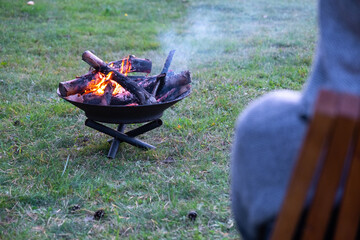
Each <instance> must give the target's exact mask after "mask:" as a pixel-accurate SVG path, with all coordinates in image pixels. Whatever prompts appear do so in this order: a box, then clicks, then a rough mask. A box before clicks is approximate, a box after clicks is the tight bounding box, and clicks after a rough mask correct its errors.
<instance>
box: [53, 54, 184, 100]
mask: <svg viewBox="0 0 360 240" xmlns="http://www.w3.org/2000/svg"><path fill="white" fill-rule="evenodd" d="M174 52H175V50H173V51H170V53H169V55H168V57H167V59H166V61H165V64H164V67H163V70H162V71H161V73H160V74H159V75H155V76H127V74H128V73H129V72H144V73H150V71H151V67H152V63H151V61H150V60H148V59H140V58H136V57H134V56H133V55H129V56H128V57H127V58H124V59H122V60H119V61H113V62H110V63H109V64H106V63H105V62H104V61H103V60H101V59H100V58H98V57H97V56H95V55H94V54H93V53H91V52H89V51H85V52H84V53H83V55H82V58H83V60H84V61H85V62H87V63H88V64H89V65H90V66H91V67H92V68H93V70H92V71H90V72H88V73H87V74H85V75H82V76H81V77H77V78H76V79H73V80H70V81H66V82H61V83H59V93H60V95H61V96H62V97H64V98H66V99H67V100H70V101H75V102H79V103H85V104H96V105H126V106H135V105H144V104H154V103H161V102H166V101H172V100H175V99H176V98H179V97H181V96H182V95H183V94H184V93H187V92H188V91H190V82H191V77H190V72H189V71H184V72H181V73H179V74H175V73H173V72H169V73H168V69H169V67H170V64H171V61H172V57H173V55H174Z"/></svg>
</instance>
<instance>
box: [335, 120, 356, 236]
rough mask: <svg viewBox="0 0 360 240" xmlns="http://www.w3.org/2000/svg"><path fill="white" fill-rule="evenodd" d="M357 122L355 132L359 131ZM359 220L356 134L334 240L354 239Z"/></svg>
mask: <svg viewBox="0 0 360 240" xmlns="http://www.w3.org/2000/svg"><path fill="white" fill-rule="evenodd" d="M359 125H360V122H358V129H357V132H359V130H360V126H359ZM359 220H360V134H358V138H357V144H356V149H355V153H354V156H353V158H352V162H351V165H350V170H349V176H348V180H347V184H346V187H345V192H344V197H343V200H342V204H341V207H340V213H339V217H338V222H337V226H336V231H335V237H334V240H343V239H347V240H351V239H355V237H356V233H357V228H358V226H359Z"/></svg>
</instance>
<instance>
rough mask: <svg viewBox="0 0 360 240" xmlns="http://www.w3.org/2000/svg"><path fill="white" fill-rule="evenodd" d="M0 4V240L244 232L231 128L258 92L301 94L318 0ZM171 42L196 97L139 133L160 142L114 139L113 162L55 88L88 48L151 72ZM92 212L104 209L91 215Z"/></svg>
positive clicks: (77, 67) (80, 69)
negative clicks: (142, 62) (142, 145)
mask: <svg viewBox="0 0 360 240" xmlns="http://www.w3.org/2000/svg"><path fill="white" fill-rule="evenodd" d="M0 7H1V8H0V19H1V21H0V31H1V32H0V33H1V35H0V52H1V55H0V134H1V138H0V238H1V239H56V238H60V239H123V238H127V239H236V238H239V235H238V233H237V231H236V228H235V225H234V222H233V220H232V217H231V213H230V207H229V203H230V195H229V158H230V150H231V142H232V138H233V129H234V123H235V121H236V118H237V116H238V114H239V113H241V111H242V110H243V109H244V108H245V107H246V106H247V104H248V103H249V102H250V101H252V100H253V99H255V98H256V97H259V96H261V95H263V94H265V93H266V92H269V91H272V90H275V89H293V90H301V88H302V86H303V84H304V82H305V80H306V78H307V76H308V74H309V71H310V67H311V62H312V56H313V52H314V47H315V42H316V33H317V28H316V3H315V1H311V0H304V1H300V2H299V1H295V0H291V1H282V0H269V1H264V0H253V1H238V0H222V1H220V0H212V1H211V0H208V1H205V0H203V1H195V0H182V1H175V0H150V1H139V0H131V1H130V0H117V1H115V0H102V1H99V0H91V1H90V0H89V1H70V0H63V1H55V0H48V1H45V0H35V4H34V5H27V4H26V1H19V0H16V1H10V0H0ZM171 49H176V53H175V56H174V60H173V63H172V65H171V69H172V70H174V71H182V70H190V71H191V74H192V94H191V95H190V96H189V97H187V98H186V99H184V100H183V101H180V102H179V103H177V104H176V105H174V106H173V107H172V108H170V109H168V110H166V111H165V112H164V116H163V117H162V120H163V122H164V125H163V126H162V127H160V128H159V129H158V130H156V131H152V132H148V133H146V134H145V135H142V136H141V137H140V138H141V139H142V140H144V141H147V142H149V143H151V144H153V145H155V146H156V147H157V149H155V150H150V151H143V150H140V149H138V148H135V147H133V146H130V145H127V144H121V146H120V149H119V152H118V154H117V156H116V158H115V159H108V158H107V157H106V155H107V151H108V149H109V144H108V142H107V140H108V137H107V136H105V135H104V134H102V133H99V132H96V131H95V130H93V129H90V128H88V127H86V126H85V125H84V121H85V120H86V117H85V115H84V113H83V112H82V111H81V110H79V109H77V108H76V107H74V106H73V105H71V104H69V103H67V102H65V101H64V100H62V99H60V98H59V97H58V96H57V94H56V89H57V87H58V83H59V82H62V81H67V80H70V79H73V78H75V76H79V75H82V74H85V73H86V72H87V70H88V66H87V64H86V63H84V62H83V61H81V54H82V52H84V51H85V50H91V51H93V52H95V53H96V54H97V55H98V56H99V57H101V58H102V59H104V60H106V61H112V60H117V59H121V58H122V57H126V56H127V55H128V54H133V55H136V56H137V57H140V58H149V59H151V60H152V62H153V71H152V72H153V73H154V74H156V73H158V72H159V71H160V70H161V68H162V65H163V63H164V60H165V58H166V56H167V53H168V51H169V50H171ZM109 126H111V125H109ZM112 127H115V126H112ZM130 127H131V126H130ZM98 210H103V211H104V213H105V215H104V217H102V218H100V219H99V220H95V219H94V218H93V215H94V213H95V212H96V211H98ZM190 211H196V213H197V218H196V220H195V221H191V220H190V219H189V218H188V213H189V212H190Z"/></svg>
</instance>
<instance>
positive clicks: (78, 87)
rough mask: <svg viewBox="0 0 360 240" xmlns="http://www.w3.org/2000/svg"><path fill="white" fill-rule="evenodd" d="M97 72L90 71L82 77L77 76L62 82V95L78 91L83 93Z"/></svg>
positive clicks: (60, 90) (60, 84) (60, 86)
mask: <svg viewBox="0 0 360 240" xmlns="http://www.w3.org/2000/svg"><path fill="white" fill-rule="evenodd" d="M94 76H95V73H93V72H89V73H87V74H85V75H82V76H81V77H77V78H75V79H73V80H70V81H66V82H60V83H59V92H60V94H61V96H62V97H67V96H70V95H73V94H76V93H82V92H83V91H84V90H85V88H86V87H87V86H88V84H89V82H90V81H91V80H92V79H93V77H94Z"/></svg>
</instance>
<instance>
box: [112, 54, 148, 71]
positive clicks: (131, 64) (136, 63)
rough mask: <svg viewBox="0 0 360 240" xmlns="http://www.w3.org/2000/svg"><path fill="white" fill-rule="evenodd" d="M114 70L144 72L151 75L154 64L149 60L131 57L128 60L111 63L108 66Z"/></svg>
mask: <svg viewBox="0 0 360 240" xmlns="http://www.w3.org/2000/svg"><path fill="white" fill-rule="evenodd" d="M108 65H109V66H111V67H112V68H115V69H119V72H121V73H125V71H126V70H127V71H126V72H143V73H150V72H151V68H152V62H151V61H150V60H149V59H142V58H137V57H135V56H134V55H129V56H128V57H127V58H124V59H121V60H119V61H114V62H110V63H109V64H108Z"/></svg>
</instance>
